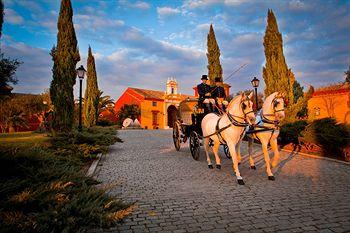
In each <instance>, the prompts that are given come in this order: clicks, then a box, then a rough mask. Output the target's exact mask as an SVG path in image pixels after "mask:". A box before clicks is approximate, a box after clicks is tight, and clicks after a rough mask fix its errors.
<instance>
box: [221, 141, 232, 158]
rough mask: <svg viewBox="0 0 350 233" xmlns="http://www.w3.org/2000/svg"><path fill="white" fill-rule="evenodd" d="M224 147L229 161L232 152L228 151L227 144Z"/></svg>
mask: <svg viewBox="0 0 350 233" xmlns="http://www.w3.org/2000/svg"><path fill="white" fill-rule="evenodd" d="M223 146H224V152H225V155H226V157H227V158H228V159H230V158H231V154H230V150H229V149H228V146H227V145H226V144H224V145H223Z"/></svg>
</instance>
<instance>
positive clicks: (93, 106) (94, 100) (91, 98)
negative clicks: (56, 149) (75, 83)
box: [84, 46, 99, 127]
mask: <svg viewBox="0 0 350 233" xmlns="http://www.w3.org/2000/svg"><path fill="white" fill-rule="evenodd" d="M98 101H99V90H98V86H97V75H96V67H95V58H94V56H93V55H92V52H91V48H90V46H89V54H88V60H87V82H86V89H85V102H84V125H85V126H86V127H91V126H93V125H96V122H97V118H98Z"/></svg>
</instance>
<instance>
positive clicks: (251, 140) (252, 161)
mask: <svg viewBox="0 0 350 233" xmlns="http://www.w3.org/2000/svg"><path fill="white" fill-rule="evenodd" d="M253 141H254V139H253V138H251V137H248V154H249V164H250V169H254V170H256V167H255V163H254V159H253Z"/></svg>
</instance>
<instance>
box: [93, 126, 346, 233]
mask: <svg viewBox="0 0 350 233" xmlns="http://www.w3.org/2000/svg"><path fill="white" fill-rule="evenodd" d="M171 135H172V131H170V130H157V131H147V130H144V131H142V130H134V131H132V130H131V131H119V136H120V137H121V138H122V139H123V140H124V141H125V142H124V143H118V144H116V145H114V146H113V147H112V150H111V152H110V154H108V155H107V156H105V157H104V158H103V159H102V161H101V166H99V168H98V170H97V173H96V177H97V179H99V180H101V181H103V182H104V183H109V182H113V181H115V180H118V181H120V182H121V185H120V186H118V187H117V188H115V189H114V190H112V191H111V192H112V194H116V195H118V196H121V197H122V198H123V199H124V200H126V201H136V202H137V203H138V209H137V210H136V211H135V212H134V213H133V214H132V215H131V216H130V217H128V218H127V219H126V220H125V221H124V223H123V224H121V225H119V226H118V227H117V229H113V230H109V232H116V231H120V232H276V231H278V232H313V231H314V232H350V167H349V166H347V165H344V164H339V163H335V162H330V161H324V160H318V159H312V158H307V157H302V156H299V155H291V154H288V153H283V152H282V153H281V159H282V162H281V163H280V164H279V166H278V167H277V168H275V169H274V170H273V171H274V174H275V177H276V180H275V181H269V180H268V179H267V175H266V172H265V168H264V162H263V160H262V156H260V157H259V158H258V159H257V160H256V161H259V162H257V163H256V165H257V170H256V171H253V170H249V162H248V161H245V160H243V161H245V162H243V164H241V165H240V171H241V174H242V177H243V178H244V181H245V183H246V184H245V185H244V186H239V185H238V184H237V182H236V179H235V176H234V173H233V171H232V166H231V161H230V160H228V159H226V157H225V156H224V154H223V152H221V153H220V154H221V155H222V156H221V157H222V169H221V170H217V169H213V170H209V169H208V168H207V164H206V160H205V155H204V151H203V150H202V151H201V156H200V160H199V161H194V160H193V159H192V157H191V155H190V151H189V149H188V146H187V143H186V145H184V144H182V145H181V146H182V148H181V150H180V151H179V152H177V151H175V149H174V146H173V142H172V138H171ZM258 149H259V148H258V147H257V148H256V150H258ZM246 151H247V150H246V144H243V153H242V155H244V154H246Z"/></svg>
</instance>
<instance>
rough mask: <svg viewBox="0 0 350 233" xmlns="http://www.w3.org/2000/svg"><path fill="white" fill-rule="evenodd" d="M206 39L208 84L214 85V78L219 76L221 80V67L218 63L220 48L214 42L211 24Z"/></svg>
mask: <svg viewBox="0 0 350 233" xmlns="http://www.w3.org/2000/svg"><path fill="white" fill-rule="evenodd" d="M207 38H208V40H207V47H208V52H207V57H208V66H207V67H208V77H209V81H210V84H211V85H212V86H214V85H215V78H216V77H220V78H221V81H222V68H221V64H220V49H219V46H218V43H217V42H216V38H215V33H214V29H213V25H212V24H211V25H210V29H209V33H208V37H207Z"/></svg>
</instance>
